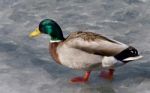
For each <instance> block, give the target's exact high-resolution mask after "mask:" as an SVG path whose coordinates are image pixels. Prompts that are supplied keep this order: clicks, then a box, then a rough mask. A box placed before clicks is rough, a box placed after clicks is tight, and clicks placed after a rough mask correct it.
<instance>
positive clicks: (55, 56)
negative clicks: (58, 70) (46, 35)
mask: <svg viewBox="0 0 150 93" xmlns="http://www.w3.org/2000/svg"><path fill="white" fill-rule="evenodd" d="M61 43H62V42H54V43H49V52H50V54H51V56H52V58H53V59H54V60H55V61H56V62H57V63H58V64H61V62H60V60H59V56H58V54H57V52H56V50H57V46H58V45H59V44H61Z"/></svg>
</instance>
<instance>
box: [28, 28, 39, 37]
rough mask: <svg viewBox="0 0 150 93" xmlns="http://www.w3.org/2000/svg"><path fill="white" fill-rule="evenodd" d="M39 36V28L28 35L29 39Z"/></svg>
mask: <svg viewBox="0 0 150 93" xmlns="http://www.w3.org/2000/svg"><path fill="white" fill-rule="evenodd" d="M40 34H41V32H40V30H39V28H36V29H35V30H34V31H33V32H31V33H30V34H29V37H36V36H39V35H40Z"/></svg>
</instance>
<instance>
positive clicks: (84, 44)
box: [65, 32, 128, 56]
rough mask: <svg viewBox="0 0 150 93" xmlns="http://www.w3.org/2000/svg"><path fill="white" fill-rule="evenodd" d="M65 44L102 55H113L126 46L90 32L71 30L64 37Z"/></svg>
mask: <svg viewBox="0 0 150 93" xmlns="http://www.w3.org/2000/svg"><path fill="white" fill-rule="evenodd" d="M65 44H66V45H68V46H69V47H72V48H76V49H80V50H82V51H85V52H89V53H93V54H97V55H103V56H115V55H116V54H118V53H120V52H121V51H123V50H124V49H126V48H127V47H128V46H127V45H126V44H123V43H120V42H118V41H115V40H112V39H109V38H107V37H104V36H102V35H100V34H95V33H92V32H73V33H71V34H70V35H69V36H68V37H67V38H66V40H65Z"/></svg>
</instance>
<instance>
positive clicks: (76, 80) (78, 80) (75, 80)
mask: <svg viewBox="0 0 150 93" xmlns="http://www.w3.org/2000/svg"><path fill="white" fill-rule="evenodd" d="M90 73H91V72H90V71H86V73H85V75H84V76H83V77H75V78H73V79H71V80H70V82H71V83H85V82H87V81H88V79H89V77H90Z"/></svg>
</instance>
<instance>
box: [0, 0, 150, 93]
mask: <svg viewBox="0 0 150 93" xmlns="http://www.w3.org/2000/svg"><path fill="white" fill-rule="evenodd" d="M45 18H51V19H54V20H56V21H57V22H58V23H59V24H60V26H61V27H62V30H63V32H64V34H65V36H67V34H69V33H70V32H73V31H78V30H86V31H92V32H96V33H101V34H104V35H106V36H109V37H111V38H114V39H116V40H119V41H121V42H124V43H126V44H129V45H132V46H135V47H136V48H137V49H138V50H139V51H140V53H141V54H142V55H143V56H144V58H143V59H141V60H138V61H134V62H132V63H129V64H127V65H125V66H123V67H120V68H117V69H116V73H115V78H114V80H113V81H112V82H109V81H106V80H102V79H99V78H98V73H99V71H97V72H94V73H93V74H92V76H91V78H90V82H89V83H87V84H77V85H75V84H69V83H68V80H69V79H70V78H71V77H74V76H78V75H82V71H77V70H72V69H69V68H66V67H64V66H60V65H58V64H56V63H55V62H54V61H53V60H52V58H51V57H50V56H49V53H48V39H49V36H46V35H42V36H40V37H38V38H35V39H30V38H29V37H28V33H29V32H31V31H32V30H34V28H35V27H37V26H38V24H39V22H40V21H41V20H42V19H45ZM149 55H150V0H0V93H150V56H149Z"/></svg>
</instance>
